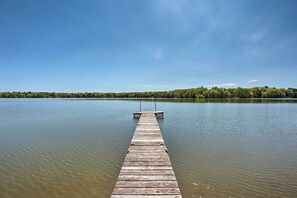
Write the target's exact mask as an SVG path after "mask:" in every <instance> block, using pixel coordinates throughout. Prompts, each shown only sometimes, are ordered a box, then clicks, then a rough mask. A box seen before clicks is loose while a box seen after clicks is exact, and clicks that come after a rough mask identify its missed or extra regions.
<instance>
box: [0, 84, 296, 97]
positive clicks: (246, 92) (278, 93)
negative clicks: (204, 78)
mask: <svg viewBox="0 0 297 198" xmlns="http://www.w3.org/2000/svg"><path fill="white" fill-rule="evenodd" d="M0 98H297V88H287V89H285V88H275V87H267V86H265V87H253V88H241V87H238V88H218V87H213V88H206V87H197V88H191V89H176V90H171V91H148V92H120V93H102V92H84V93H61V92H0Z"/></svg>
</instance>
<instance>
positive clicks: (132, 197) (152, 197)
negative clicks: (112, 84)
mask: <svg viewBox="0 0 297 198" xmlns="http://www.w3.org/2000/svg"><path fill="white" fill-rule="evenodd" d="M181 197H182V196H181V195H161V196H160V195H112V196H111V198H181Z"/></svg>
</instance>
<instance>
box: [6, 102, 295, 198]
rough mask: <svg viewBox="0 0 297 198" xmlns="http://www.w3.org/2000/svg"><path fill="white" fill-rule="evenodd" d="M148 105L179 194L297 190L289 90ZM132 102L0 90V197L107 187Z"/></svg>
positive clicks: (125, 141) (103, 192)
mask: <svg viewBox="0 0 297 198" xmlns="http://www.w3.org/2000/svg"><path fill="white" fill-rule="evenodd" d="M150 101H151V100H144V101H143V102H142V109H143V110H153V109H154V103H152V102H150ZM157 107H158V110H163V111H165V117H164V119H163V120H159V124H160V128H161V131H162V135H163V137H164V140H165V144H166V146H167V148H168V150H169V156H170V159H171V161H172V164H173V169H174V172H175V174H176V177H177V180H178V183H179V187H180V189H181V192H182V195H183V197H185V198H187V197H202V198H204V197H206V198H207V197H227V198H229V197H292V198H293V197H297V100H293V99H268V100H263V99H253V100H249V99H229V100H223V99H216V100H185V99H184V100H158V103H157ZM138 110H139V101H138V100H85V99H0V197H1V198H6V197H71V198H75V197H110V195H111V192H112V190H113V187H114V185H115V182H116V180H117V176H118V173H119V171H120V168H121V164H122V162H123V160H124V157H125V155H126V151H127V149H128V147H129V144H130V140H131V138H132V136H133V133H134V130H135V127H136V124H137V120H134V119H133V116H132V113H133V111H138Z"/></svg>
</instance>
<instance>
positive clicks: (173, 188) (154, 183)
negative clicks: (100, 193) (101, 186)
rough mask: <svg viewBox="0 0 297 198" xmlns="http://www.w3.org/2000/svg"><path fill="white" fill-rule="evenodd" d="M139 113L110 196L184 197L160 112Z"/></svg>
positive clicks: (115, 197)
mask: <svg viewBox="0 0 297 198" xmlns="http://www.w3.org/2000/svg"><path fill="white" fill-rule="evenodd" d="M137 114H139V115H140V118H139V121H138V124H137V127H136V130H135V132H134V136H133V138H132V141H131V145H130V147H129V150H128V153H127V155H126V158H125V161H124V163H123V165H122V169H121V171H120V174H119V177H118V180H117V182H116V185H115V188H114V190H113V193H112V195H111V197H112V198H136V197H137V198H157V197H160V198H181V197H182V196H181V193H180V190H179V187H178V184H177V181H176V177H175V175H174V172H173V169H172V166H171V162H170V159H169V156H168V154H167V149H166V147H165V145H164V140H163V137H162V135H161V130H160V128H159V125H158V122H157V119H156V115H157V114H155V112H137ZM162 116H163V114H162Z"/></svg>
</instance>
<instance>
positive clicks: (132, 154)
mask: <svg viewBox="0 0 297 198" xmlns="http://www.w3.org/2000/svg"><path fill="white" fill-rule="evenodd" d="M126 157H137V158H151V157H166V158H168V154H167V153H166V152H165V151H163V152H162V153H155V152H154V153H148V152H144V153H141V152H136V153H135V152H134V153H131V152H129V153H128V154H127V156H126ZM168 159H169V158H168Z"/></svg>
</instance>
